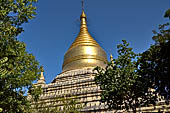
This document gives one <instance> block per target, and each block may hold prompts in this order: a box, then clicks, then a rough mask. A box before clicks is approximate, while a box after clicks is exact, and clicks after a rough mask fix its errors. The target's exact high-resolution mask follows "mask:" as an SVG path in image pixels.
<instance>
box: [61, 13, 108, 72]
mask: <svg viewBox="0 0 170 113" xmlns="http://www.w3.org/2000/svg"><path fill="white" fill-rule="evenodd" d="M80 20H81V27H80V32H79V34H78V36H77V38H76V39H75V41H74V42H73V43H72V45H71V46H70V48H69V49H68V51H67V52H66V53H65V55H64V62H63V67H62V68H63V72H65V71H69V70H74V69H82V68H89V67H96V66H100V67H105V65H106V64H105V63H106V62H107V56H106V53H105V51H104V50H103V49H102V48H101V47H100V46H99V44H98V43H97V42H96V41H95V40H94V39H93V38H92V37H91V35H90V34H89V32H88V28H87V24H86V15H85V13H84V11H82V14H81V16H80Z"/></svg>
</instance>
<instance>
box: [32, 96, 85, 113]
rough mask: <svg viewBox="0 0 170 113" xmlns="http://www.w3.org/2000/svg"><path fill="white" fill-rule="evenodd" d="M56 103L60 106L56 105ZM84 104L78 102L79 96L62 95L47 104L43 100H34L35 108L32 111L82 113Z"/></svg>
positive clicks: (39, 112) (37, 112) (40, 112)
mask: <svg viewBox="0 0 170 113" xmlns="http://www.w3.org/2000/svg"><path fill="white" fill-rule="evenodd" d="M56 104H58V105H60V106H55V105H56ZM61 106H62V108H61ZM84 106H85V105H83V104H80V103H78V99H77V97H73V96H72V97H70V98H67V97H62V98H61V97H60V98H54V99H53V100H52V101H51V103H50V104H46V103H45V102H44V101H41V100H38V101H34V107H33V108H34V109H32V111H33V112H36V113H80V111H81V109H83V107H84Z"/></svg>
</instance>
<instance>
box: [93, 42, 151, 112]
mask: <svg viewBox="0 0 170 113" xmlns="http://www.w3.org/2000/svg"><path fill="white" fill-rule="evenodd" d="M128 46H129V43H127V42H126V41H125V40H123V44H120V45H118V46H117V48H118V58H117V59H113V61H111V62H110V63H108V65H107V66H106V68H105V69H102V68H100V67H97V68H95V70H96V71H97V76H96V77H95V81H96V83H97V84H99V85H100V88H101V90H102V93H101V101H102V102H106V103H107V105H108V107H109V109H126V110H129V109H132V110H133V111H134V112H136V107H139V106H140V105H144V103H147V102H148V101H147V99H149V98H150V95H145V90H147V87H144V85H143V84H142V81H141V80H142V78H141V76H140V75H139V74H138V64H137V62H136V60H137V54H135V53H134V52H133V51H132V48H129V47H128ZM139 80H140V81H139Z"/></svg>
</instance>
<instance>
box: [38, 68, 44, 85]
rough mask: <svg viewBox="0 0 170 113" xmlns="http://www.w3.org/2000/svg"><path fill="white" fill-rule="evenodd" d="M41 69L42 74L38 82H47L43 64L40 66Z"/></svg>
mask: <svg viewBox="0 0 170 113" xmlns="http://www.w3.org/2000/svg"><path fill="white" fill-rule="evenodd" d="M40 70H41V75H40V79H39V80H38V81H37V84H45V78H44V69H43V67H42V66H41V67H40Z"/></svg>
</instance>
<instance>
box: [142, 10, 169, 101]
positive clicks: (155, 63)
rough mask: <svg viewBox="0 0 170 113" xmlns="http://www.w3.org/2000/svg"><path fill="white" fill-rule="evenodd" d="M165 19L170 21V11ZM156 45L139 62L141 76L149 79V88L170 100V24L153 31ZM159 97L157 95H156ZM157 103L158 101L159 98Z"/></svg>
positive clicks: (166, 13) (143, 54) (144, 53)
mask: <svg viewBox="0 0 170 113" xmlns="http://www.w3.org/2000/svg"><path fill="white" fill-rule="evenodd" d="M164 17H166V18H169V19H170V9H169V10H167V11H166V12H165V15H164ZM153 33H154V36H153V37H152V38H153V40H154V41H155V43H154V44H153V45H151V46H150V48H149V49H148V50H146V51H145V52H143V53H142V54H141V58H140V60H139V63H140V74H141V75H142V76H143V77H144V78H146V79H148V80H149V81H148V85H149V86H148V87H151V88H152V89H155V93H158V94H159V95H161V96H163V97H164V98H163V99H165V100H167V102H168V100H169V99H170V82H169V81H170V55H169V50H170V23H169V22H168V23H166V24H161V25H159V28H158V31H156V30H154V31H153ZM155 96H157V95H155ZM155 99H156V100H155V101H158V100H157V99H158V98H157V97H156V98H155Z"/></svg>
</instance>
